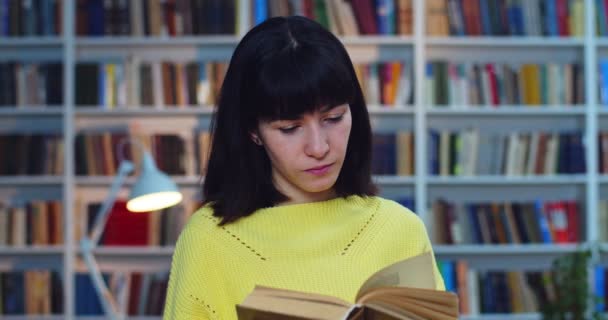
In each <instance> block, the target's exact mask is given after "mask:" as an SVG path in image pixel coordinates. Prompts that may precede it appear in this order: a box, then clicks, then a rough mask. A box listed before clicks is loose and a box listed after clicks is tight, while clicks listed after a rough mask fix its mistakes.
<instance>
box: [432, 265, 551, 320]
mask: <svg viewBox="0 0 608 320" xmlns="http://www.w3.org/2000/svg"><path fill="white" fill-rule="evenodd" d="M438 267H439V269H440V271H441V274H442V276H443V279H444V282H445V286H446V290H448V291H452V292H455V293H457V294H458V298H459V307H460V308H459V310H460V313H461V314H463V315H478V314H513V313H515V314H517V313H535V312H540V310H541V308H542V306H543V305H545V304H547V303H548V302H554V300H555V297H556V291H555V290H556V288H555V279H554V275H553V273H552V272H551V271H550V270H543V271H540V270H536V271H507V270H504V271H503V270H500V271H499V270H491V271H488V270H475V269H472V268H470V267H469V265H468V263H467V262H466V261H464V260H458V261H438Z"/></svg>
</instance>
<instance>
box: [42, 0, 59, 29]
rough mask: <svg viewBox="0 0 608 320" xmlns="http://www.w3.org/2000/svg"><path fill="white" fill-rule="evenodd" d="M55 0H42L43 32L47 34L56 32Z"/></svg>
mask: <svg viewBox="0 0 608 320" xmlns="http://www.w3.org/2000/svg"><path fill="white" fill-rule="evenodd" d="M56 5H57V4H56V2H55V0H48V1H42V4H41V6H42V8H41V12H40V15H41V19H40V21H41V22H42V34H43V35H45V36H51V35H54V34H55V14H54V12H55V6H56Z"/></svg>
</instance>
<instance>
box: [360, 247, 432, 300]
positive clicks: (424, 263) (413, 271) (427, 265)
mask: <svg viewBox="0 0 608 320" xmlns="http://www.w3.org/2000/svg"><path fill="white" fill-rule="evenodd" d="M434 267H435V266H434V265H433V258H432V256H431V253H430V252H426V253H423V254H421V255H418V256H415V257H411V258H408V259H405V260H402V261H399V262H396V263H394V264H392V265H390V266H388V267H386V268H384V269H382V270H380V271H378V272H376V273H374V274H373V275H372V276H371V277H369V278H368V279H367V281H365V283H363V285H362V286H361V288H360V289H359V292H358V293H357V301H358V300H359V298H361V297H362V296H363V295H364V294H365V293H367V292H368V291H370V290H371V289H374V288H378V287H408V288H420V289H432V290H434V289H435V288H436V284H435V282H436V280H435V273H434V272H433V269H434Z"/></svg>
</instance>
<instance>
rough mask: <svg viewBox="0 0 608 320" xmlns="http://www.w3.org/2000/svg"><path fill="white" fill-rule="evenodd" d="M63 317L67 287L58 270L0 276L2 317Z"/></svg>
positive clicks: (29, 270) (24, 271)
mask: <svg viewBox="0 0 608 320" xmlns="http://www.w3.org/2000/svg"><path fill="white" fill-rule="evenodd" d="M62 313H63V284H62V279H61V275H60V274H59V272H57V271H54V270H39V269H27V270H19V271H16V270H15V271H2V272H0V315H24V314H25V315H51V314H62Z"/></svg>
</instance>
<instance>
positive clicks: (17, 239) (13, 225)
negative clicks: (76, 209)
mask: <svg viewBox="0 0 608 320" xmlns="http://www.w3.org/2000/svg"><path fill="white" fill-rule="evenodd" d="M63 238H64V232H63V204H62V202H61V201H28V202H23V203H19V204H8V203H7V204H3V203H0V247H3V246H10V247H24V246H47V245H62V244H63V242H64V239H63Z"/></svg>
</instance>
